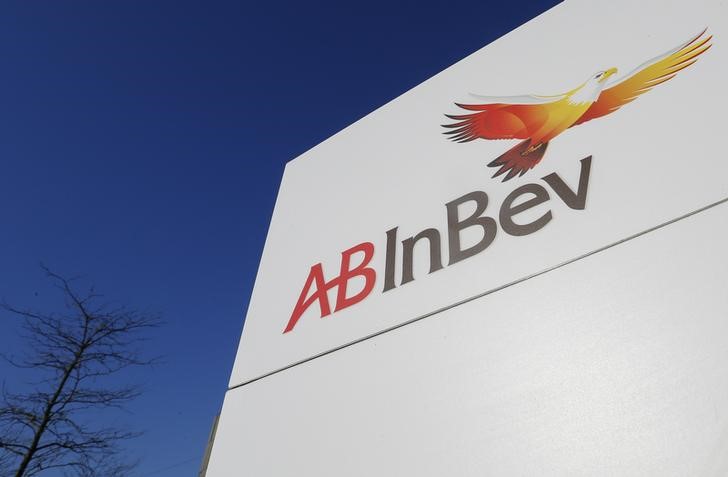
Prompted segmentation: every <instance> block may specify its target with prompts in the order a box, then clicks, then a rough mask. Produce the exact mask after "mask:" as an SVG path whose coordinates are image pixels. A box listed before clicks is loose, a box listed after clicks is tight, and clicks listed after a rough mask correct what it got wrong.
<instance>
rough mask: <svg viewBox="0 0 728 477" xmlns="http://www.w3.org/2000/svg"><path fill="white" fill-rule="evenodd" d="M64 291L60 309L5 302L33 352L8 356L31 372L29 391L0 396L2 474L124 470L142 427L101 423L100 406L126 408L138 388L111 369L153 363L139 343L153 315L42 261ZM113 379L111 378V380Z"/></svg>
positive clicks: (86, 476) (22, 476) (116, 475)
mask: <svg viewBox="0 0 728 477" xmlns="http://www.w3.org/2000/svg"><path fill="white" fill-rule="evenodd" d="M44 270H45V272H46V274H47V276H48V277H49V278H50V279H51V280H52V281H53V283H54V285H55V286H56V287H57V288H58V289H59V290H60V291H61V292H62V294H63V296H64V298H65V307H64V309H63V312H61V313H42V312H37V311H33V310H28V309H20V308H16V307H13V306H10V305H8V304H6V303H3V304H2V305H1V306H2V308H4V309H5V310H6V311H8V312H10V313H12V314H14V315H16V316H19V317H21V318H22V319H23V329H24V331H25V333H24V339H25V340H26V341H27V344H28V352H27V353H26V354H25V355H24V356H23V357H22V358H14V357H7V356H5V357H4V358H5V360H6V361H8V362H9V363H10V364H12V365H13V366H15V367H17V368H22V369H25V370H27V371H28V372H29V373H32V375H33V379H34V381H33V383H34V384H33V386H32V391H30V392H22V393H11V392H9V391H7V390H5V389H4V387H5V385H3V393H2V394H3V395H2V401H0V473H1V475H3V476H5V475H7V476H12V475H14V476H15V477H31V476H34V475H37V474H39V473H41V472H43V471H45V470H48V469H63V470H64V471H65V472H66V473H67V475H77V476H81V477H90V476H97V475H98V476H101V475H103V476H104V477H109V476H112V477H121V476H123V475H127V474H128V471H129V470H130V469H131V466H130V465H129V464H128V463H127V462H126V461H125V459H123V456H121V454H120V448H119V444H120V443H121V442H122V441H124V440H126V439H129V438H132V437H135V436H136V435H137V434H136V433H134V432H130V431H128V430H125V429H122V428H118V427H104V426H100V425H98V424H97V422H98V421H99V419H97V416H98V414H95V413H96V412H98V411H97V410H99V409H108V408H121V407H123V406H124V405H125V404H126V403H128V402H129V401H130V400H132V399H134V398H135V397H137V396H138V395H139V388H138V387H137V386H134V385H118V384H117V382H116V381H117V380H115V379H113V378H111V377H112V375H116V374H118V373H119V372H120V371H122V370H124V369H126V368H129V367H132V366H144V365H149V364H152V362H153V360H150V359H147V358H144V357H143V355H142V353H140V350H139V346H140V344H141V342H142V341H143V339H144V332H145V331H147V330H148V329H149V328H152V327H155V326H157V325H158V324H159V320H158V317H157V316H156V315H150V314H148V313H141V312H138V311H135V310H131V309H128V308H126V307H123V306H117V305H112V304H110V303H108V302H106V301H104V299H103V297H102V296H101V295H99V294H97V293H95V292H94V290H93V289H91V290H89V291H87V292H83V293H82V292H79V291H78V290H77V289H76V288H75V286H74V280H69V279H66V278H64V277H62V276H60V275H57V274H55V273H53V272H51V271H50V270H48V269H47V268H45V267H44ZM110 378H111V379H110Z"/></svg>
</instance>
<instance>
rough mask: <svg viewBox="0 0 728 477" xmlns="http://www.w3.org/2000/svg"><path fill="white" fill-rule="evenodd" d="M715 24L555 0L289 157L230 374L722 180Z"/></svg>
mask: <svg viewBox="0 0 728 477" xmlns="http://www.w3.org/2000/svg"><path fill="white" fill-rule="evenodd" d="M706 28H707V31H705V32H704V33H701V32H703V30H704V29H706ZM711 35H712V39H711ZM723 39H728V6H726V4H725V2H720V1H702V2H663V1H646V2H628V1H624V0H619V1H613V2H610V3H609V4H608V5H607V4H605V3H594V2H565V3H564V4H561V5H559V6H557V7H555V8H554V9H552V10H550V11H548V12H546V13H545V14H543V15H541V16H539V17H538V18H537V19H535V20H533V21H531V22H529V23H527V24H525V25H524V26H522V27H520V28H518V29H516V30H515V31H513V32H511V33H509V34H508V35H506V36H504V37H503V38H501V39H499V40H498V41H496V42H494V43H492V44H490V45H488V46H487V47H485V48H483V49H481V50H480V51H478V52H476V53H474V54H473V55H471V56H469V57H468V58H466V59H464V60H462V61H460V62H459V63H457V64H455V65H454V66H452V67H450V68H448V69H447V70H445V71H443V72H442V73H440V74H438V75H436V76H435V77H433V78H431V79H429V80H428V81H426V82H424V83H423V84H421V85H419V86H418V87H416V88H414V89H413V90H411V91H409V92H407V93H406V94H404V95H402V96H401V97H399V98H397V99H396V100H394V101H392V102H391V103H389V104H387V105H385V106H383V107H382V108H380V109H379V110H377V111H375V112H373V113H371V114H370V115H368V116H367V117H365V118H363V119H361V120H360V121H358V122H356V123H355V124H353V125H351V126H350V127H348V128H346V129H345V130H343V131H341V132H340V133H338V134H336V135H335V136H333V137H332V138H330V139H328V140H327V141H325V142H323V143H322V144H320V145H318V146H316V147H315V148H313V149H311V150H310V151H308V152H306V153H305V154H303V155H302V156H300V157H298V158H296V159H295V160H293V161H291V162H290V163H289V164H288V166H287V168H286V171H285V174H284V177H283V182H282V185H281V189H280V193H279V196H278V200H277V203H276V207H275V211H274V214H273V218H272V222H271V226H270V231H269V234H268V239H267V242H266V245H265V250H264V253H263V257H262V260H261V264H260V269H259V272H258V277H257V280H256V284H255V288H254V291H253V295H252V298H251V302H250V307H249V309H248V314H247V317H246V322H245V328H244V332H243V336H242V340H241V342H240V348H239V351H238V355H237V359H236V362H235V366H234V370H233V373H232V377H231V379H230V386H231V387H235V386H239V385H241V384H244V383H247V382H250V381H252V380H255V379H257V378H260V377H262V376H265V375H268V374H270V373H272V372H275V371H277V370H280V369H283V368H286V367H288V366H291V365H293V364H295V363H299V362H302V361H305V360H308V359H310V358H312V357H314V356H317V355H320V354H322V353H327V352H330V351H331V350H335V349H338V348H341V347H342V346H346V345H347V344H349V343H352V342H356V341H358V340H361V339H363V338H365V337H368V336H371V335H374V334H378V333H381V332H382V331H385V330H389V329H392V328H395V327H398V326H400V325H402V324H405V323H408V322H410V321H413V320H416V319H419V318H422V317H424V316H427V315H429V314H432V313H434V312H437V311H438V310H443V309H447V308H449V307H452V306H454V305H456V304H458V303H461V302H463V301H466V300H470V299H472V298H474V297H478V296H482V295H483V294H487V293H489V292H492V291H494V290H498V289H500V288H502V287H504V286H506V285H508V284H511V283H514V282H517V281H519V280H523V279H525V278H527V277H530V276H533V275H534V274H538V273H541V272H544V271H547V270H550V269H552V268H554V267H557V266H559V265H561V264H563V263H565V262H568V261H571V260H574V259H577V258H579V257H583V256H585V255H588V254H590V253H593V252H594V251H596V250H599V249H601V248H603V247H607V246H609V245H611V244H614V243H616V242H619V241H621V240H624V239H625V238H627V237H630V236H632V235H634V234H639V233H642V232H644V231H646V230H648V229H650V228H652V227H655V226H657V225H660V224H663V223H666V222H669V221H671V220H674V219H675V218H676V217H679V216H682V215H684V214H688V213H691V212H693V211H695V210H698V209H700V208H702V207H705V206H706V205H709V204H712V203H715V202H718V201H720V200H723V199H724V198H726V197H728V180H726V176H727V175H728V161H726V159H725V152H724V144H725V133H724V132H723V127H724V126H725V124H726V119H725V111H726V110H728V94H726V93H725V88H726V86H725V85H727V84H728V67H726V65H728V50H727V49H726V47H725V44H726V43H724V42H723V41H724V40H723ZM726 41H728V40H726ZM711 45H712V46H711ZM708 47H710V48H709V49H708ZM694 60H697V61H696V62H694V63H693V61H694ZM615 68H616V70H615ZM337 94H338V93H337ZM526 94H528V95H530V96H524V95H526ZM534 94H535V95H534ZM481 96H486V97H481ZM546 96H548V97H546ZM635 98H636V99H635ZM633 99H634V101H631V100H633ZM630 101H631V102H630ZM456 103H457V104H456ZM458 104H459V105H464V107H463V106H458ZM446 115H449V117H448V116H446ZM586 119H591V120H589V121H588V122H583V123H581V124H580V121H585V120H586ZM443 125H445V126H450V127H443ZM445 132H452V133H453V134H443V133H445ZM498 138H504V139H502V140H496V139H498ZM508 138H510V139H508ZM453 139H455V140H453ZM458 140H460V141H465V142H458ZM519 144H523V145H522V146H518V145H519ZM509 151H510V152H509ZM504 154H505V155H504ZM498 158H500V159H498ZM499 161H500V162H501V163H504V164H505V168H503V169H504V172H503V174H501V175H499V176H498V177H495V178H493V177H491V176H493V174H494V173H495V172H497V171H499V170H500V169H501V165H502V164H498V162H499ZM494 163H495V164H494ZM489 164H494V165H496V166H497V167H488V165H489ZM511 171H513V173H510V172H511ZM516 173H517V174H516ZM503 178H507V179H508V180H506V181H503V180H502V179H503ZM342 252H344V253H343V254H342ZM342 262H343V263H342ZM522 299H523V300H529V297H527V296H524V297H523V298H522ZM533 306H538V304H536V303H534V304H533Z"/></svg>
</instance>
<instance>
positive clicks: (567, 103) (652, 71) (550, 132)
mask: <svg viewBox="0 0 728 477" xmlns="http://www.w3.org/2000/svg"><path fill="white" fill-rule="evenodd" d="M705 31H706V30H703V32H702V33H701V34H700V35H697V36H696V37H694V38H693V39H692V40H690V41H688V42H687V43H684V44H682V45H680V46H678V47H677V48H673V49H672V50H670V51H668V52H666V53H663V54H662V55H660V56H657V57H655V58H653V59H651V60H649V61H647V62H645V63H643V64H641V65H640V66H638V67H637V68H635V69H634V70H633V71H632V72H631V73H629V74H628V75H626V76H624V77H622V78H621V79H618V80H616V81H613V82H610V81H609V78H611V77H612V75H614V74H615V73H617V68H609V69H608V70H604V71H599V72H598V73H596V74H595V75H594V76H592V77H591V78H589V79H588V80H586V82H584V83H582V84H581V85H579V86H577V87H576V88H574V89H572V90H570V91H567V92H566V93H562V94H557V95H554V96H534V95H524V96H511V97H503V98H498V97H488V96H478V95H473V96H475V97H479V98H481V99H482V100H484V101H485V103H482V104H458V105H457V106H459V107H460V108H462V109H465V110H468V111H474V112H473V113H470V114H462V115H447V117H449V118H450V119H453V120H455V121H456V122H455V123H452V124H446V125H444V127H446V128H449V129H450V131H447V132H445V134H448V135H450V138H451V139H452V140H453V141H457V142H469V141H472V140H474V139H523V141H522V142H520V143H519V144H517V145H516V146H514V147H513V148H512V149H510V150H508V151H507V152H506V153H504V154H503V155H501V156H500V157H498V158H496V159H495V160H494V161H493V162H491V163H490V164H488V165H489V166H490V167H498V168H499V169H498V171H496V173H495V174H494V175H493V177H498V176H500V175H501V174H506V175H505V177H504V178H503V181H507V180H509V179H511V178H513V177H515V176H516V175H521V176H522V175H523V174H525V173H526V172H528V170H530V169H533V167H535V166H536V164H538V163H539V162H541V159H542V158H543V156H544V154H545V153H546V148H547V147H548V144H549V141H551V140H552V139H554V138H555V137H556V136H558V135H559V134H561V133H562V132H564V131H566V130H567V129H569V128H570V127H572V126H578V125H579V124H582V123H585V122H587V121H590V120H592V119H596V118H600V117H602V116H606V115H607V114H609V113H612V112H614V111H616V110H617V109H619V108H621V107H622V106H624V105H625V104H627V103H630V102H632V101H634V100H635V99H636V98H637V97H638V96H639V95H641V94H642V93H646V92H647V91H650V90H651V89H652V88H654V87H655V86H657V85H658V84H661V83H664V82H665V81H667V80H669V79H671V78H673V77H674V76H675V75H676V74H677V73H678V71H680V70H682V69H684V68H687V67H688V66H690V65H692V64H693V63H695V62H696V61H697V59H698V56H700V55H701V54H702V53H704V52H705V51H707V50H708V48H710V46H711V45H710V40H711V38H712V36H707V37H706V36H705Z"/></svg>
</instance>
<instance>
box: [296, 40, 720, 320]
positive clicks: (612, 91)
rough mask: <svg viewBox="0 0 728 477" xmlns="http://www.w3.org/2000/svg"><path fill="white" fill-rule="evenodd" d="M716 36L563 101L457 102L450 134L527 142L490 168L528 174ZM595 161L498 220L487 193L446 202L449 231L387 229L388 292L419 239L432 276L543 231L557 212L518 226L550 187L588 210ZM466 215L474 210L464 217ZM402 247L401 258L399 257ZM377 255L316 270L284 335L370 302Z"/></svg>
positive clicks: (523, 189) (407, 274) (368, 245)
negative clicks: (552, 145)
mask: <svg viewBox="0 0 728 477" xmlns="http://www.w3.org/2000/svg"><path fill="white" fill-rule="evenodd" d="M711 38H712V37H711V36H705V31H703V32H702V33H701V34H700V35H697V36H696V37H694V38H693V39H691V40H690V41H688V42H687V43H684V44H682V45H680V46H678V47H677V48H674V49H672V50H670V51H668V52H666V53H664V54H662V55H660V56H658V57H656V58H653V59H651V60H649V61H647V62H645V63H643V64H642V65H640V66H639V67H637V68H636V69H634V70H633V71H632V72H631V73H629V74H628V75H626V76H624V77H623V78H621V79H618V80H616V81H609V79H610V78H612V76H613V75H614V74H616V72H617V69H616V68H609V69H607V70H604V71H600V72H598V73H596V74H595V75H594V76H592V77H590V78H589V79H588V80H587V81H586V82H584V83H583V84H581V85H579V86H577V87H576V88H574V89H572V90H570V91H567V92H566V93H563V94H559V95H554V96H534V95H525V96H511V97H486V96H477V95H475V96H477V97H479V98H481V99H482V100H483V101H484V102H482V103H481V104H457V106H459V107H460V108H462V109H465V110H468V111H471V113H468V114H462V115H447V117H448V118H450V119H452V120H454V121H455V122H454V123H451V124H446V125H444V127H446V128H448V129H449V131H447V132H445V134H447V135H449V136H450V139H452V140H454V141H456V142H470V141H473V140H475V139H522V141H521V142H520V143H518V144H517V145H515V146H514V147H512V148H511V149H509V150H508V151H506V152H505V153H504V154H502V155H501V156H499V157H498V158H496V159H495V160H493V161H492V162H490V163H489V164H488V165H489V166H490V167H497V168H498V170H497V171H496V173H495V174H494V176H493V177H494V178H495V177H498V176H500V175H502V174H505V177H504V178H503V181H504V182H505V181H507V180H509V179H512V178H513V177H515V176H516V175H519V176H522V175H524V174H525V173H526V172H528V171H529V170H530V169H533V168H534V167H535V166H536V165H537V164H538V163H539V162H540V161H541V160H542V159H543V157H544V154H545V152H546V148H547V146H548V143H549V141H551V140H552V139H554V138H555V137H556V136H558V135H559V134H561V133H562V132H564V131H565V130H567V129H568V128H570V127H572V126H576V125H579V124H582V123H584V122H586V121H589V120H591V119H596V118H600V117H602V116H606V115H607V114H609V113H612V112H614V111H616V110H617V109H619V108H621V107H622V106H624V105H625V104H627V103H630V102H632V101H634V100H635V99H636V98H637V97H638V96H639V95H641V94H643V93H645V92H647V91H650V90H651V89H652V88H654V87H655V86H657V85H659V84H661V83H664V82H665V81H668V80H669V79H671V78H673V77H674V76H675V75H676V74H677V73H678V72H679V71H680V70H682V69H684V68H687V67H688V66H690V65H692V64H693V63H695V62H696V61H697V59H698V56H700V55H701V54H702V53H704V52H705V51H707V50H708V49H709V48H710V46H711V44H710V40H711ZM591 162H592V157H591V156H589V157H586V158H584V159H582V160H581V161H580V172H579V182H578V184H576V185H575V186H570V185H569V184H567V183H566V182H565V181H564V180H563V179H562V178H561V177H560V176H559V175H558V174H556V173H552V174H549V175H547V176H544V177H542V178H541V181H543V183H544V184H542V183H538V182H534V183H529V184H525V185H523V186H520V187H518V188H516V189H515V190H513V191H512V192H511V193H510V194H509V195H508V196H507V197H506V198H505V199H504V200H503V202H502V203H501V204H500V207H499V208H498V214H497V219H496V218H495V217H491V216H490V215H488V213H487V212H488V210H487V209H488V205H489V199H488V195H487V194H486V193H485V192H484V191H473V192H470V193H468V194H465V195H463V196H461V197H458V198H457V199H454V200H452V201H450V202H448V203H446V204H445V212H446V214H445V215H446V222H447V229H446V231H445V233H441V232H440V230H438V229H437V228H426V229H424V230H422V231H421V232H420V233H418V234H416V235H414V236H412V237H407V238H405V239H403V240H400V239H399V238H398V236H397V227H395V228H393V229H390V230H388V231H387V232H386V233H385V235H386V247H385V266H384V271H383V272H384V273H383V275H384V276H383V282H384V284H383V286H382V292H388V291H390V290H394V289H396V288H397V287H398V286H401V285H405V284H407V283H409V282H412V281H414V279H415V278H414V249H415V245H416V244H417V243H418V242H420V241H426V242H427V243H428V245H429V273H434V272H436V271H438V270H442V269H443V268H445V267H446V266H450V265H453V264H455V263H457V262H460V261H462V260H465V259H467V258H470V257H473V256H475V255H477V254H479V253H480V252H482V251H484V250H485V249H487V248H488V247H489V246H490V245H491V243H493V241H494V240H495V237H496V235H497V233H498V230H499V229H501V230H503V232H505V233H506V234H508V235H509V236H514V237H518V236H525V235H530V234H532V233H534V232H536V231H538V230H541V229H542V228H543V227H544V226H546V224H548V223H549V222H550V221H551V220H552V218H553V216H552V213H551V211H550V210H548V211H546V212H545V213H543V214H542V215H540V216H539V217H538V218H536V219H533V220H531V221H530V222H528V223H522V222H523V221H516V220H514V217H515V216H517V215H518V214H521V213H523V212H525V211H527V210H530V209H532V208H534V207H536V206H539V205H541V204H544V203H546V202H548V201H549V200H551V195H550V193H549V189H550V190H551V191H552V192H554V193H555V194H556V196H558V198H559V199H560V200H561V201H562V202H563V203H564V204H566V205H567V206H568V207H569V208H570V209H573V210H584V208H585V206H586V197H587V190H588V187H589V174H590V170H591ZM547 186H548V189H547ZM466 204H467V206H466ZM463 209H467V210H472V212H470V213H469V214H466V215H465V216H464V215H463V213H462V212H463ZM470 228H475V229H477V230H479V232H480V235H479V237H480V239H479V241H478V242H477V243H475V244H474V245H470V246H467V247H464V246H463V244H462V242H461V232H462V231H464V230H465V229H470ZM444 240H447V263H446V264H444V263H443V260H442V248H443V247H442V243H443V241H444ZM400 242H401V255H402V256H401V260H400V258H399V257H398V251H399V245H400ZM375 249H376V247H375V245H374V243H372V242H363V243H360V244H358V245H355V246H353V247H351V248H349V249H347V250H345V251H343V252H342V253H341V262H340V266H339V271H338V275H336V276H334V277H333V278H331V279H329V280H326V277H325V274H324V268H323V264H322V263H316V264H314V265H313V266H312V267H311V269H310V270H309V273H308V277H307V278H306V281H305V283H304V285H303V289H302V290H301V293H300V295H299V297H298V300H297V301H296V305H295V306H294V308H293V312H292V313H291V316H290V319H289V320H288V324H287V325H286V327H285V328H284V330H283V332H284V333H288V332H290V331H291V330H293V329H294V327H295V326H296V323H298V321H299V319H300V318H301V316H302V315H303V314H304V312H305V311H306V310H307V309H309V308H310V307H311V306H312V305H313V304H314V303H317V304H318V308H319V311H320V316H321V318H323V317H326V316H328V315H330V314H332V313H335V312H337V311H340V310H343V309H345V308H348V307H350V306H352V305H355V304H357V303H359V302H361V301H362V300H363V299H364V298H366V297H367V296H368V295H369V294H370V293H371V292H372V291H373V290H374V287H375V286H376V282H377V277H378V276H379V274H378V273H377V270H375V269H374V268H373V267H370V266H369V264H370V263H371V260H372V258H373V257H374V253H375ZM352 263H356V265H352ZM398 270H400V271H401V280H400V282H399V285H398V284H397V283H396V275H397V271H398ZM352 280H356V281H357V282H358V283H361V282H363V287H361V289H360V291H358V292H356V293H354V294H353V295H351V296H349V294H348V285H349V283H350V282H351V281H352ZM332 288H336V301H335V303H334V306H333V310H332V304H331V303H330V300H329V296H328V291H329V290H331V289H332Z"/></svg>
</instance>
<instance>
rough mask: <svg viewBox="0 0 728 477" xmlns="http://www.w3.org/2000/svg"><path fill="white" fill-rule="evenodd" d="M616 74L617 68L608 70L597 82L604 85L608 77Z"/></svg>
mask: <svg viewBox="0 0 728 477" xmlns="http://www.w3.org/2000/svg"><path fill="white" fill-rule="evenodd" d="M616 73H617V68H609V69H608V70H607V71H605V72H604V75H602V77H601V78H599V82H600V83H604V82H605V81H607V78H609V77H610V76H612V75H613V74H616Z"/></svg>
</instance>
